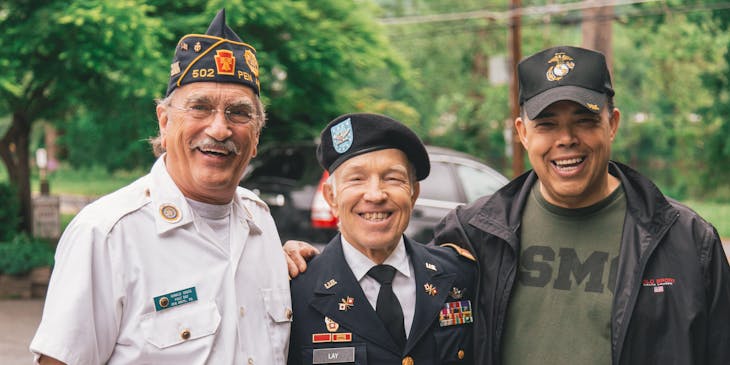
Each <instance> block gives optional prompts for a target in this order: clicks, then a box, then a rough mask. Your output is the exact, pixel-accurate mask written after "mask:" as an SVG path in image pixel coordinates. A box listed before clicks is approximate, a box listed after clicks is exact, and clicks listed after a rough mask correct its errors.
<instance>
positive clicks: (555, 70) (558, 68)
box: [545, 52, 575, 81]
mask: <svg viewBox="0 0 730 365" xmlns="http://www.w3.org/2000/svg"><path fill="white" fill-rule="evenodd" d="M548 63H555V64H554V65H552V66H550V68H548V70H547V72H546V73H545V77H547V79H548V81H558V80H561V79H562V78H563V77H565V75H567V74H568V72H570V70H572V69H573V67H575V62H573V57H570V56H568V55H566V54H565V52H558V53H556V54H555V56H553V58H551V59H550V60H549V61H548Z"/></svg>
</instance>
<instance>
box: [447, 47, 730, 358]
mask: <svg viewBox="0 0 730 365" xmlns="http://www.w3.org/2000/svg"><path fill="white" fill-rule="evenodd" d="M518 75H519V83H520V105H521V106H522V115H521V117H519V118H517V120H516V121H515V127H516V129H517V132H518V134H519V137H520V141H521V142H522V144H523V146H524V147H525V149H526V150H527V154H528V157H529V159H530V163H531V164H532V167H533V171H530V172H528V173H526V174H524V175H522V176H520V177H518V178H516V179H515V180H513V181H512V182H511V183H510V184H508V185H506V186H505V187H504V188H503V189H501V190H499V191H497V192H496V193H495V194H494V195H492V196H488V197H483V198H481V199H480V200H478V201H476V202H474V203H473V204H470V205H468V206H464V207H459V208H457V209H456V210H455V211H452V212H451V213H450V214H449V215H448V216H447V217H446V218H444V220H443V221H442V222H441V223H440V224H439V226H438V227H437V229H436V237H435V238H434V241H435V242H456V243H458V244H460V245H462V246H463V247H464V248H466V249H468V250H469V251H470V252H471V253H472V254H473V255H474V256H475V257H476V259H477V261H478V263H479V269H480V274H479V276H480V278H481V284H480V286H479V289H478V292H479V294H478V298H477V308H478V310H477V312H476V313H477V314H476V317H475V318H476V319H475V330H476V331H477V332H476V333H479V334H486V336H481V337H480V338H481V339H482V341H478V343H477V344H476V345H475V346H476V347H475V348H476V351H477V354H476V359H477V361H476V363H478V364H507V365H509V364H520V365H529V364H558V363H560V364H718V365H719V364H730V346H728V344H730V327H728V326H727V323H728V322H730V269H729V267H728V263H727V260H726V257H725V254H724V252H723V248H722V244H721V242H720V239H719V237H718V234H717V231H716V230H715V228H714V227H713V226H712V225H710V224H709V223H707V222H705V221H704V220H703V219H702V218H701V217H700V216H698V215H697V214H696V213H695V212H693V211H691V210H690V209H688V208H687V207H685V206H683V205H682V204H679V203H677V202H676V201H674V200H671V199H668V198H666V197H665V196H664V195H663V194H662V193H661V192H660V191H659V189H658V188H657V187H656V186H655V185H654V184H653V183H652V182H651V181H649V180H648V179H646V178H645V177H643V176H641V175H640V174H639V173H637V172H636V171H634V170H632V169H630V168H629V167H627V166H625V165H622V164H620V163H618V162H613V161H611V160H610V155H611V143H612V142H613V139H614V138H615V136H616V131H617V129H618V126H619V120H620V113H619V110H618V109H616V108H615V107H614V104H613V96H614V91H613V88H612V85H611V78H610V75H609V72H608V68H607V67H606V62H605V59H604V56H603V55H602V54H600V53H597V52H594V51H590V50H587V49H582V48H576V47H555V48H550V49H547V50H544V51H541V52H539V53H537V54H535V55H533V56H530V57H528V58H527V59H525V60H523V61H522V62H521V63H520V64H519V68H518Z"/></svg>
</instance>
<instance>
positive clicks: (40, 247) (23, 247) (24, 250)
mask: <svg viewBox="0 0 730 365" xmlns="http://www.w3.org/2000/svg"><path fill="white" fill-rule="evenodd" d="M52 264H53V248H51V246H50V245H49V244H48V243H47V242H44V241H41V240H37V239H30V238H28V237H27V236H26V235H18V236H16V237H15V238H14V239H13V240H12V241H10V242H5V243H0V274H6V275H13V276H19V275H24V274H27V273H29V272H30V271H31V270H33V269H35V268H37V267H43V266H51V265H52Z"/></svg>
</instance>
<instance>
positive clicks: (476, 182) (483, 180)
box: [456, 165, 505, 203]
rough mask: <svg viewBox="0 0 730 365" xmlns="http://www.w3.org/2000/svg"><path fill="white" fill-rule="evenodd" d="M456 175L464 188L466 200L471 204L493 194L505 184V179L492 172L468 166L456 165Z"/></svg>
mask: <svg viewBox="0 0 730 365" xmlns="http://www.w3.org/2000/svg"><path fill="white" fill-rule="evenodd" d="M456 174H457V175H458V176H459V180H460V181H461V183H462V185H463V187H464V193H465V194H466V199H467V201H468V202H470V203H471V202H473V201H474V200H477V199H478V198H479V197H481V196H484V195H489V194H493V193H494V192H495V191H497V190H499V188H501V187H502V186H503V185H504V183H505V181H504V179H503V178H501V177H500V176H497V175H496V174H494V173H492V172H491V171H486V170H480V169H477V168H474V167H471V166H466V165H456Z"/></svg>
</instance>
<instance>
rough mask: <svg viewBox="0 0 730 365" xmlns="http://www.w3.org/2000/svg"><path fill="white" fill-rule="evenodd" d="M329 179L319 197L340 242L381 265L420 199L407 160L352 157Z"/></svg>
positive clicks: (384, 154)
mask: <svg viewBox="0 0 730 365" xmlns="http://www.w3.org/2000/svg"><path fill="white" fill-rule="evenodd" d="M333 179H334V184H325V185H324V191H323V192H324V197H325V199H326V200H327V203H328V204H329V205H330V207H331V208H332V211H333V212H334V214H335V216H336V217H337V218H338V219H339V221H340V232H341V233H342V236H343V237H344V238H345V239H346V240H347V241H348V242H349V243H350V244H352V245H353V246H354V247H355V248H356V249H357V250H359V251H360V252H362V253H363V254H365V255H366V256H368V257H369V258H370V259H371V260H373V262H376V263H382V262H383V261H384V260H385V259H386V258H387V257H388V256H389V255H390V253H391V252H392V251H393V249H395V247H396V245H397V244H398V242H399V240H400V238H401V236H402V235H403V232H404V231H405V230H406V227H408V222H409V220H410V218H411V211H412V210H413V205H414V204H415V202H416V198H418V191H419V185H418V182H414V180H415V178H414V173H413V171H412V167H411V166H410V164H409V162H408V159H407V158H406V155H405V154H404V153H403V152H402V151H400V150H398V149H384V150H379V151H374V152H369V153H365V154H362V155H359V156H355V157H352V158H350V159H349V160H347V161H345V162H344V163H342V165H340V166H339V167H337V169H336V170H335V171H334V173H333ZM333 189H334V190H333Z"/></svg>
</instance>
